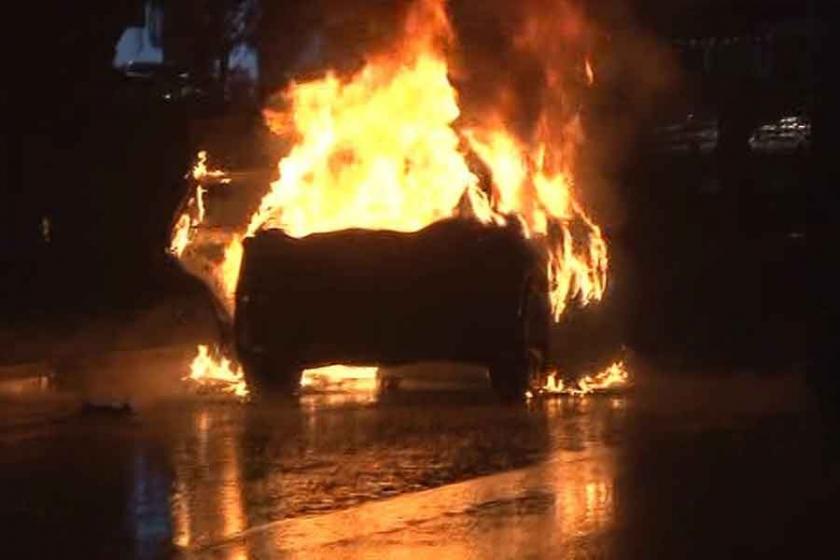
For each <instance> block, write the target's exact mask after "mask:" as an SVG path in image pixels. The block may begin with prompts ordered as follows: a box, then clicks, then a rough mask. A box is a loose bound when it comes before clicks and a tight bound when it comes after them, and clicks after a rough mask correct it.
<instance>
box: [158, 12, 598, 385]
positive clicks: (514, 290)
mask: <svg viewBox="0 0 840 560" xmlns="http://www.w3.org/2000/svg"><path fill="white" fill-rule="evenodd" d="M403 15H404V18H405V24H404V28H403V29H402V31H401V32H397V33H396V36H395V38H394V40H393V44H391V45H390V47H389V48H387V49H384V50H382V51H377V52H376V53H373V54H371V55H370V56H368V57H365V62H364V64H363V66H361V67H359V68H357V69H355V70H353V71H352V72H349V73H339V72H338V71H335V70H330V69H326V70H325V72H324V73H323V75H321V76H319V77H312V78H306V79H303V80H301V81H299V82H298V81H292V82H291V83H289V85H288V87H287V88H286V89H285V90H284V91H283V95H282V96H280V97H278V98H277V99H276V100H275V101H273V102H272V103H270V104H269V106H268V107H266V109H265V110H264V112H263V115H264V117H265V124H266V126H267V128H268V129H269V130H270V131H271V132H272V133H274V134H275V135H276V136H277V138H282V139H284V143H285V144H286V145H285V146H284V148H283V153H282V154H281V155H280V157H279V160H278V161H277V166H276V173H275V174H273V177H274V180H273V181H272V182H271V183H270V185H268V188H267V189H265V190H261V198H259V199H258V200H253V201H250V199H249V196H247V192H246V191H249V189H242V188H240V187H239V186H238V185H237V184H236V183H237V181H235V180H232V181H231V182H228V183H227V184H223V185H221V186H219V187H218V188H219V189H222V190H221V191H219V192H223V193H224V194H225V196H224V197H219V199H220V200H221V199H224V200H226V201H227V202H228V203H229V204H227V203H226V204H222V205H219V206H217V205H216V203H215V202H214V200H215V198H216V197H215V194H214V193H215V191H216V189H217V187H214V186H211V185H210V184H208V183H207V179H208V177H210V176H212V175H215V174H217V172H216V171H211V170H209V169H208V168H207V166H206V161H205V160H203V159H202V158H201V157H199V161H198V163H197V164H196V168H195V169H194V170H193V173H192V174H191V176H192V178H193V179H194V180H195V181H196V183H197V184H196V186H195V192H194V194H193V195H192V197H191V198H189V199H188V201H187V202H186V204H185V206H184V207H183V208H182V213H181V215H180V216H179V217H178V219H177V220H176V221H175V224H174V228H173V233H172V238H171V244H170V248H169V251H170V253H171V254H172V255H174V256H176V257H177V258H178V259H179V261H180V262H181V264H182V265H183V266H184V268H185V269H186V270H188V271H189V272H190V273H192V274H195V275H196V276H198V277H200V278H201V279H202V280H203V281H204V282H205V283H206V284H207V286H209V287H210V289H211V291H212V292H213V294H214V295H215V297H216V299H217V300H218V302H219V306H218V307H219V309H221V310H223V312H224V314H226V315H227V317H228V318H229V319H231V320H232V321H233V323H234V333H235V334H234V337H233V338H234V340H235V343H234V344H233V346H234V347H235V349H236V351H237V352H236V353H237V356H236V359H237V360H238V361H239V362H240V363H237V362H236V360H233V359H232V358H233V356H232V355H230V354H227V355H226V353H225V352H224V350H223V349H220V348H216V349H210V348H209V347H208V346H207V345H200V346H199V350H198V355H197V356H196V358H195V360H194V361H193V364H192V367H191V373H190V376H189V378H190V379H191V380H193V381H196V382H199V383H202V382H209V381H211V380H218V381H223V382H224V383H226V384H227V385H228V386H229V387H231V391H232V392H244V391H240V389H241V388H242V386H243V385H244V383H242V381H243V378H244V377H247V378H248V380H249V381H250V385H251V386H252V387H256V388H259V389H265V390H270V389H274V390H280V391H284V392H294V391H295V390H296V388H297V387H298V384H299V381H300V376H301V371H302V370H303V369H309V368H312V367H316V366H328V367H337V368H342V367H344V368H347V369H353V368H352V366H370V365H376V366H378V365H389V364H402V363H407V362H416V361H438V360H448V361H459V362H472V363H477V364H481V365H484V366H486V367H487V368H488V369H489V371H490V376H491V379H492V382H493V384H494V386H495V387H496V389H497V391H498V392H499V393H500V394H501V395H503V396H505V397H520V396H524V394H525V392H526V388H527V384H528V381H529V376H530V375H531V374H533V373H535V372H537V371H539V370H540V369H541V367H542V365H541V362H543V361H544V358H545V353H546V352H545V350H546V348H547V346H548V344H547V339H548V330H549V327H548V325H549V323H551V322H558V321H559V320H560V317H561V316H562V315H563V314H564V313H565V312H566V310H567V309H570V308H576V307H583V306H585V305H587V304H589V303H592V302H596V301H599V300H600V299H601V298H602V296H603V294H604V292H605V289H606V282H607V269H608V258H607V243H606V240H605V239H604V237H603V235H602V233H601V228H600V227H599V226H598V225H597V224H596V223H595V221H594V220H593V219H592V218H591V217H590V216H589V215H588V213H587V211H586V209H585V207H584V204H583V200H582V198H579V197H578V195H579V194H580V188H581V186H582V185H580V184H579V183H578V181H576V176H575V173H576V157H575V154H576V153H577V152H578V148H579V146H580V145H581V143H582V142H583V139H584V134H583V129H582V123H581V119H580V118H579V117H580V114H579V109H580V105H579V104H577V103H576V102H575V95H568V96H566V95H554V94H558V93H561V90H568V92H569V93H570V94H571V93H572V92H573V91H578V90H580V89H581V88H587V87H591V86H592V84H593V83H594V81H595V70H594V69H593V67H592V65H591V64H590V62H589V60H588V58H586V57H585V56H582V54H583V53H581V56H580V57H579V59H578V57H575V59H574V60H571V59H569V58H563V57H559V56H556V57H555V56H551V57H550V60H545V61H544V62H545V64H547V65H548V67H547V68H546V72H549V71H550V72H549V73H550V74H551V75H552V76H555V77H556V78H557V79H556V80H549V81H547V82H546V84H544V86H545V87H546V88H549V89H550V90H551V91H552V92H553V94H552V95H546V96H545V103H546V106H545V107H541V108H540V111H539V112H538V114H534V113H533V112H532V111H530V110H529V111H527V115H525V114H521V115H518V116H517V115H516V114H510V115H506V111H503V110H501V109H502V108H503V107H502V106H500V107H499V108H498V109H499V110H483V111H478V107H476V108H475V111H474V115H473V118H466V115H465V114H463V113H462V110H461V107H460V106H459V95H458V91H457V89H456V87H455V85H454V84H453V82H452V81H451V80H450V76H449V67H448V61H447V49H446V48H445V47H446V46H447V45H452V46H454V42H453V39H454V29H453V28H452V27H451V25H450V21H449V18H448V14H447V10H446V6H445V3H444V2H443V1H442V0H416V1H415V2H412V3H411V5H410V7H408V8H407V10H406V13H405V14H403ZM557 23H558V25H559V24H560V23H562V22H561V21H560V20H558V21H557ZM523 33H525V30H523ZM547 36H551V37H554V36H555V34H554V33H550V34H548V35H547ZM528 45H530V46H527V49H529V51H530V52H531V55H532V56H534V57H537V58H538V59H540V60H542V57H543V55H545V54H546V52H545V50H544V49H543V48H542V47H539V48H538V45H536V44H534V45H531V44H530V43H528ZM564 52H565V51H564ZM561 67H562V68H561ZM574 69H577V70H574ZM555 70H556V71H555ZM560 70H564V71H563V72H561V71H560ZM565 70H569V71H568V72H567V71H565ZM572 70H574V71H572ZM577 74H581V75H580V76H577ZM546 93H548V92H546ZM561 98H562V99H563V102H562V103H561V102H559V100H560V99H561ZM502 105H504V106H507V104H506V103H505V104H502ZM479 113H481V114H479ZM514 113H519V111H514ZM523 119H524V120H527V121H528V122H529V126H525V127H522V126H518V125H521V124H522V122H523ZM229 178H231V179H232V177H229ZM202 181H204V182H202ZM239 198H241V199H242V200H238V199H239ZM235 199H236V200H235ZM234 202H235V203H234ZM240 202H241V204H240ZM210 206H213V208H214V209H213V210H212V211H211V210H209V207H210ZM220 214H229V215H226V216H224V217H222V216H220ZM222 346H224V344H223V345H222ZM348 366H350V367H348Z"/></svg>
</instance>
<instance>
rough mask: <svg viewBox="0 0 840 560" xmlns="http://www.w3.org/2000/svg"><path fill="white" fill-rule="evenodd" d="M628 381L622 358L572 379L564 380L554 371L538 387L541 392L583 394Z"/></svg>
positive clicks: (606, 388) (624, 384)
mask: <svg viewBox="0 0 840 560" xmlns="http://www.w3.org/2000/svg"><path fill="white" fill-rule="evenodd" d="M629 383H630V371H629V370H628V369H627V366H626V364H625V363H624V361H623V360H619V361H617V362H614V363H612V364H610V365H609V366H607V367H606V368H604V369H603V370H601V371H599V372H597V373H595V374H590V375H584V376H582V377H580V378H578V379H576V380H574V381H571V382H569V381H564V380H563V378H562V377H561V376H560V375H559V372H557V371H555V372H552V373H550V374H549V376H548V378H547V379H546V382H545V384H544V385H543V386H542V387H540V388H539V392H540V393H543V394H554V395H571V396H584V395H589V394H592V393H599V392H603V391H607V390H615V389H619V388H622V387H626V386H627V385H629Z"/></svg>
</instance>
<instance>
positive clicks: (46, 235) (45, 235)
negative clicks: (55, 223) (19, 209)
mask: <svg viewBox="0 0 840 560" xmlns="http://www.w3.org/2000/svg"><path fill="white" fill-rule="evenodd" d="M41 238H42V239H43V240H44V243H49V242H51V241H52V223H51V222H50V218H49V216H41Z"/></svg>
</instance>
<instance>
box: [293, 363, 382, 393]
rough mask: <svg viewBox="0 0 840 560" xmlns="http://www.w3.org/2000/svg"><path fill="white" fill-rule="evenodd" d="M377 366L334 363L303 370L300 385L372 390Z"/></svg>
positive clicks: (375, 379) (304, 386)
mask: <svg viewBox="0 0 840 560" xmlns="http://www.w3.org/2000/svg"><path fill="white" fill-rule="evenodd" d="M378 371H379V368H377V367H354V366H343V365H334V366H326V367H321V368H313V369H306V370H303V377H302V378H301V381H300V385H301V387H303V388H304V389H305V388H313V389H317V388H324V387H347V386H352V388H354V389H357V390H373V389H375V388H376V383H377V372H378Z"/></svg>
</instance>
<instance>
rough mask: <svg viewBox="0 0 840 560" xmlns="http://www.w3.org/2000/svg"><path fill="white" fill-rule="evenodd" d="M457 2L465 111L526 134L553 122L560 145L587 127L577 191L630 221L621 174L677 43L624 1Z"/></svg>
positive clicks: (667, 79)
mask: <svg viewBox="0 0 840 560" xmlns="http://www.w3.org/2000/svg"><path fill="white" fill-rule="evenodd" d="M449 9H450V13H451V16H452V19H453V24H454V27H455V30H456V34H457V37H458V45H457V50H456V51H455V53H454V57H453V58H454V61H455V64H454V65H453V68H452V73H453V75H452V79H453V82H454V83H455V84H456V86H457V88H458V90H459V92H460V93H461V95H460V104H461V107H462V109H463V110H464V115H463V119H464V120H466V121H467V122H470V121H475V122H480V121H481V120H482V119H486V118H488V115H490V114H492V115H493V116H494V117H499V118H502V119H504V121H505V122H506V123H508V125H509V126H510V127H511V128H512V129H513V130H514V131H515V132H516V133H517V134H518V135H519V136H520V138H522V139H523V140H526V141H527V140H528V139H530V138H532V137H533V135H534V133H535V129H536V127H537V126H538V125H540V124H547V125H548V126H549V127H550V131H551V136H552V138H553V139H554V140H556V142H555V145H557V146H565V145H567V144H568V140H569V139H568V138H564V137H563V136H564V135H568V134H569V133H574V134H582V138H580V140H582V141H585V144H586V145H585V148H584V149H582V150H579V151H578V153H577V154H576V157H575V161H574V167H575V176H576V177H577V178H578V183H579V184H580V185H584V186H583V188H581V189H579V193H578V194H579V195H580V196H581V198H582V199H583V201H584V203H585V206H587V207H588V208H590V209H592V211H593V213H594V216H595V218H596V221H599V222H601V223H603V224H606V225H607V226H610V225H618V224H619V223H620V222H621V221H623V219H624V216H623V215H622V208H623V207H624V205H622V204H621V202H620V200H619V199H618V196H617V190H616V188H615V186H616V182H617V181H618V176H619V174H620V173H621V171H622V168H623V166H624V165H626V163H627V162H628V161H629V160H630V158H631V157H632V156H633V154H634V151H635V148H636V147H637V146H638V141H637V139H636V132H637V130H638V127H639V126H640V125H641V124H642V123H643V122H644V121H645V119H646V117H647V115H648V114H649V113H650V112H651V111H653V110H654V109H655V107H656V106H657V101H658V99H659V96H661V95H662V94H663V93H665V92H667V91H669V90H670V89H671V88H672V87H673V85H674V83H675V77H676V71H675V65H674V64H673V62H672V60H671V58H670V54H669V51H668V50H667V49H666V48H664V47H663V46H662V45H661V44H660V43H659V42H658V40H657V39H656V38H655V37H654V36H653V35H651V34H650V33H648V32H647V31H645V30H644V29H643V28H642V27H641V26H640V25H637V24H636V23H634V17H633V14H632V13H631V12H630V10H629V9H628V8H627V4H626V3H625V2H619V1H607V2H590V3H584V2H572V1H570V0H523V1H521V2H508V1H505V0H489V1H482V2H477V1H476V0H453V1H452V2H451V3H450V5H449ZM587 60H588V61H589V62H590V64H591V68H592V69H593V72H594V83H592V84H589V83H588V79H587V75H586V68H585V64H586V61H587ZM500 113H501V114H500ZM577 118H580V121H579V122H578V121H577V120H576V119H577ZM578 124H580V128H578V127H577V125H578Z"/></svg>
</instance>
